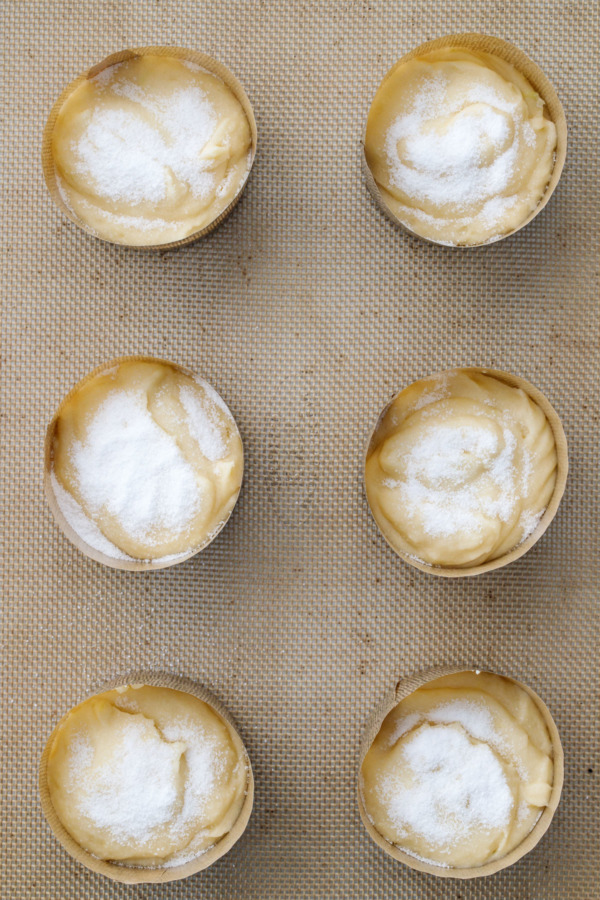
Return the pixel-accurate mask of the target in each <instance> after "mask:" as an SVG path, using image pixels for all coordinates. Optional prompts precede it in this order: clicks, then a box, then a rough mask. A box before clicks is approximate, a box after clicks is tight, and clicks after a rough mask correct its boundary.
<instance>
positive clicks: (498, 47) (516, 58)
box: [361, 32, 567, 250]
mask: <svg viewBox="0 0 600 900" xmlns="http://www.w3.org/2000/svg"><path fill="white" fill-rule="evenodd" d="M446 47H460V48H462V49H465V50H473V51H480V52H484V53H490V54H492V55H493V56H498V57H500V59H503V60H504V61H505V62H508V63H510V64H511V65H513V66H514V67H515V69H517V70H518V71H519V72H520V73H521V75H524V76H525V78H526V79H527V80H528V81H529V83H530V84H531V85H532V87H533V88H534V89H535V90H536V91H537V93H538V94H539V95H540V97H541V98H542V100H543V101H544V104H545V105H544V111H545V113H546V114H547V115H548V117H549V118H550V119H551V120H552V122H553V123H554V125H555V126H556V149H555V151H554V167H553V169H552V173H551V175H550V180H549V181H548V184H547V185H546V190H545V192H544V194H543V196H542V197H541V199H540V201H539V203H538V205H537V206H536V208H535V209H534V210H533V211H532V212H531V213H530V214H529V215H528V216H527V218H526V219H524V220H523V221H522V222H521V224H520V225H519V226H518V227H517V228H513V230H512V231H507V232H506V234H501V235H498V236H497V237H493V238H491V239H490V240H487V241H483V242H482V243H480V244H450V243H448V242H447V241H436V240H434V239H433V238H428V237H425V236H424V235H422V234H418V233H417V232H416V231H413V229H412V228H410V227H409V226H408V225H406V224H405V223H404V222H402V221H401V220H400V219H399V218H398V217H397V216H396V215H395V214H394V213H393V212H392V210H391V209H390V208H389V206H388V205H387V204H386V202H385V200H384V199H383V197H382V195H381V192H380V190H379V188H378V186H377V182H376V181H375V179H374V177H373V174H372V173H371V170H370V169H369V166H368V164H367V159H366V156H365V150H364V145H365V136H366V124H365V130H364V132H363V138H362V149H361V166H362V170H363V174H364V177H365V180H366V182H367V187H368V188H369V190H370V192H371V194H372V195H373V197H374V199H375V201H376V203H377V205H378V207H379V208H380V209H381V210H382V212H384V213H385V215H386V216H387V217H388V219H391V221H392V222H393V223H394V224H395V225H397V226H398V227H399V228H401V229H402V230H403V231H407V232H408V233H409V234H412V235H413V236H414V237H417V238H419V239H420V240H422V241H427V243H429V244H437V245H438V246H442V247H450V248H456V249H460V250H470V249H472V248H474V247H487V246H489V245H490V244H494V243H497V242H498V241H501V240H503V239H504V238H507V237H510V236H511V235H513V234H516V233H517V231H520V230H521V229H522V228H524V227H525V226H526V225H528V224H529V222H531V221H532V219H535V217H536V216H537V215H538V213H540V212H541V211H542V209H543V208H544V207H545V206H546V204H547V203H548V201H549V200H550V197H551V196H552V194H553V192H554V189H555V187H556V185H557V184H558V182H559V179H560V176H561V173H562V170H563V166H564V163H565V157H566V153H567V120H566V118H565V113H564V110H563V107H562V104H561V102H560V100H559V99H558V95H557V93H556V91H555V90H554V87H553V85H552V83H551V82H550V80H549V79H548V78H547V76H546V75H545V74H544V73H543V72H542V70H541V69H540V67H539V66H538V65H537V64H536V63H534V61H533V60H532V59H530V58H529V57H528V56H527V54H526V53H524V52H523V51H522V50H519V48H518V47H515V45H514V44H510V43H509V42H508V41H504V40H502V39H501V38H497V37H493V36H492V35H489V34H479V33H476V32H468V33H465V34H448V35H445V36H444V37H440V38H437V39H436V40H433V41H427V42H426V43H424V44H421V45H420V46H419V47H416V48H415V49H414V50H411V51H410V52H409V53H406V54H405V55H404V56H403V57H401V59H399V60H398V62H397V63H395V64H394V65H393V66H392V68H391V69H390V70H389V71H388V72H387V73H386V75H385V76H384V78H383V80H382V81H381V83H380V85H379V86H378V88H377V90H379V87H380V86H381V84H383V82H384V81H387V79H388V78H390V77H391V75H392V74H393V73H394V72H395V71H396V70H397V69H398V68H399V67H400V66H402V65H404V63H407V62H408V61H409V60H411V59H414V58H415V57H416V56H423V55H424V54H426V53H431V52H432V51H434V50H442V49H444V48H446Z"/></svg>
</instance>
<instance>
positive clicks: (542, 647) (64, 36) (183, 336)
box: [0, 0, 600, 900]
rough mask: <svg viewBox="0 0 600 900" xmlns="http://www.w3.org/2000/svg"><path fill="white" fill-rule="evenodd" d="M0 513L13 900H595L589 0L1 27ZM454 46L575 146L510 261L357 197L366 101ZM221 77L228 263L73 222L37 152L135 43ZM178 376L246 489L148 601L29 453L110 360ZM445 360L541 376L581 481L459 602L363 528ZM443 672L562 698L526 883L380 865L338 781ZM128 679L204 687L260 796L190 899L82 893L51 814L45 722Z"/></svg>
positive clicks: (6, 859) (142, 12) (69, 3)
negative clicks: (240, 105) (65, 111)
mask: <svg viewBox="0 0 600 900" xmlns="http://www.w3.org/2000/svg"><path fill="white" fill-rule="evenodd" d="M2 6H3V9H2V13H1V15H2V17H3V19H4V23H3V26H2V28H3V30H2V34H3V37H4V40H5V43H6V46H7V47H10V51H11V52H9V53H7V54H6V56H5V58H4V74H3V78H2V88H1V89H2V92H3V95H4V100H5V102H4V104H3V110H4V112H3V134H4V138H5V151H4V164H3V179H2V200H3V204H4V211H3V218H2V236H1V240H2V242H3V258H4V266H3V270H4V281H5V286H4V291H3V296H4V304H5V310H4V316H3V328H2V334H3V342H4V353H3V357H4V377H3V420H2V421H3V428H2V454H1V459H0V466H1V468H2V481H3V487H4V492H5V498H6V499H5V512H4V516H3V518H4V522H3V525H4V528H3V537H2V541H3V550H4V553H3V562H4V568H5V572H4V585H5V589H4V591H5V593H4V596H5V606H4V620H3V623H4V624H3V637H4V649H3V652H2V662H3V667H4V672H3V676H2V677H3V680H2V701H3V702H2V726H1V727H2V742H3V749H2V756H1V760H2V768H3V774H2V792H3V808H4V816H5V821H4V824H3V825H2V835H1V839H2V842H3V849H2V876H1V882H0V884H1V888H0V892H1V893H0V896H1V897H2V900H42V898H43V900H109V898H111V900H112V898H134V897H135V898H143V900H150V898H152V900H155V898H195V900H197V898H212V900H216V898H222V900H241V898H247V900H251V898H260V900H267V898H277V900H288V898H289V900H292V898H293V900H296V898H302V900H312V898H336V900H337V898H339V900H346V898H348V900H350V898H352V900H354V898H356V900H368V898H373V900H387V898H390V900H391V898H394V900H425V898H445V900H459V898H460V900H476V898H480V900H492V898H494V900H575V898H577V900H594V898H597V897H598V896H599V887H598V885H599V880H598V856H597V853H598V849H597V848H598V832H599V821H598V808H599V800H600V798H599V796H598V784H599V773H600V769H599V761H598V757H597V752H598V733H599V732H598V722H597V720H596V714H597V711H598V695H597V673H598V628H597V611H598V574H599V573H598V552H597V543H596V534H597V526H598V521H597V514H598V508H599V507H600V497H599V495H598V485H599V472H600V467H599V464H598V429H597V426H598V402H599V398H600V385H599V381H598V337H599V329H598V318H597V310H598V294H597V288H598V283H597V280H598V247H599V244H598V236H599V235H598V224H599V211H600V197H599V196H598V167H599V162H600V157H599V151H598V121H597V68H596V67H597V60H598V56H599V55H600V46H599V40H598V35H599V15H598V14H599V12H600V8H599V5H598V2H594V3H583V2H557V3H548V2H536V3H532V2H528V0H505V2H502V3H498V2H496V0H494V2H490V0H480V2H478V3H476V4H475V3H469V2H467V0H461V2H458V3H449V2H447V0H439V2H430V3H425V2H417V0H394V2H390V0H365V2H358V0H352V2H350V0H335V2H334V0H331V2H324V0H323V2H313V3H308V2H292V0H289V2H265V0H262V2H259V0H242V2H228V3H224V2H221V0H205V2H201V3H199V2H195V0H181V2H172V0H137V2H133V0H111V2H107V0H104V2H103V0H100V2H94V3H91V2H87V3H86V2H81V0H65V2H58V0H53V2H51V0H46V2H28V3H21V2H16V0H13V2H7V3H5V4H3V5H2ZM453 31H481V32H488V33H491V34H496V35H499V36H501V37H504V38H506V39H508V40H511V41H513V42H514V43H516V44H517V45H518V46H519V47H521V48H522V49H523V50H525V52H527V53H528V54H529V55H530V56H532V57H533V58H534V59H535V60H536V61H537V62H538V63H539V64H540V65H541V67H542V68H543V69H544V71H545V72H546V73H547V74H548V76H549V77H550V79H551V80H552V81H553V83H554V85H555V87H556V89H557V92H558V94H559V96H560V98H561V100H562V102H563V104H564V107H565V111H566V115H567V120H568V123H569V141H570V144H569V149H568V154H567V163H566V166H565V170H564V173H563V176H562V179H561V182H560V184H559V186H558V188H557V190H556V192H555V195H554V197H553V198H552V200H551V202H550V204H549V205H548V207H547V208H546V209H545V210H544V211H543V212H542V213H541V215H540V216H539V217H538V218H537V219H536V220H535V221H534V222H533V223H532V224H530V225H529V226H528V227H527V228H526V229H525V230H524V231H522V232H521V233H519V234H517V235H515V236H513V237H512V238H509V239H507V240H504V241H502V242H501V243H499V244H496V245H494V246H491V247H488V248H484V249H479V250H472V251H453V250H451V249H447V248H440V247H434V246H430V245H428V244H426V243H424V242H420V241H418V240H416V239H413V238H411V237H409V236H408V235H406V234H404V233H402V232H400V231H398V230H397V229H395V228H394V226H393V225H392V223H391V222H389V221H388V220H387V219H385V217H384V216H383V215H382V214H381V213H380V212H379V211H378V210H377V208H376V207H375V204H374V203H373V201H372V200H371V198H370V196H369V194H368V192H367V190H366V188H365V185H364V183H363V180H362V178H361V173H360V153H359V150H360V137H361V131H362V128H363V125H364V122H365V118H366V115H367V111H368V108H369V104H370V101H371V99H372V97H373V95H374V92H375V90H376V87H377V85H378V83H379V81H380V80H381V78H382V76H383V75H384V73H385V72H386V71H387V69H388V68H389V67H390V66H391V65H392V64H393V63H394V62H395V60H396V59H397V58H398V57H399V56H400V55H402V54H403V53H404V52H406V51H408V50H409V49H411V48H412V47H414V46H416V45H417V44H419V43H421V42H423V41H425V40H427V39H430V38H434V37H437V36H439V35H442V34H445V33H449V32H453ZM144 44H179V45H181V46H190V47H194V48H197V49H201V50H203V51H205V52H207V53H209V54H211V55H213V56H216V57H218V58H219V59H220V60H221V61H222V62H224V63H225V64H226V65H228V66H229V67H230V68H231V69H232V70H233V72H234V73H235V74H236V75H237V76H238V77H239V78H240V79H241V81H242V82H243V83H244V85H245V87H246V89H247V92H248V94H249V96H250V98H251V101H252V102H253V104H254V107H255V112H256V118H257V122H258V129H259V152H258V158H257V161H256V164H255V168H254V171H253V173H252V175H251V179H250V182H249V185H248V188H247V191H246V193H245V195H244V197H243V199H242V201H241V203H240V204H239V206H238V207H237V208H236V209H235V211H234V212H233V214H232V215H231V216H230V217H229V218H228V220H227V221H226V222H225V223H224V224H223V225H222V226H221V227H220V228H219V229H218V230H217V231H216V232H214V233H213V234H212V235H210V236H209V237H208V238H206V239H205V240H203V241H201V242H200V243H197V244H195V245H192V246H189V247H187V248H183V249H180V250H175V251H168V252H160V253H151V252H148V251H134V250H125V249H119V248H116V247H113V246H110V245H108V244H105V243H102V242H100V241H98V240H95V239H93V238H91V237H89V236H87V235H85V234H83V233H82V232H80V231H79V230H78V229H77V228H76V227H75V226H74V225H72V224H71V223H70V222H68V221H66V220H65V219H64V218H63V217H62V215H61V214H60V213H59V212H58V210H57V209H55V208H54V206H53V204H52V203H51V201H50V198H49V196H48V194H47V192H46V189H45V186H44V184H43V180H42V175H41V166H40V141H41V134H42V129H43V126H44V122H45V119H46V116H47V114H48V111H49V110H50V107H51V105H52V103H53V102H54V100H55V99H56V97H57V96H58V94H59V93H60V92H61V90H62V88H63V87H64V86H65V85H66V84H67V83H68V82H69V81H70V80H71V79H73V78H74V77H76V76H77V75H78V74H79V73H80V72H82V71H84V70H85V69H86V68H87V67H88V66H89V65H91V64H93V63H95V62H97V61H99V60H101V59H102V58H103V57H104V56H106V55H107V54H109V53H111V52H113V51H115V50H118V49H121V48H123V47H126V46H140V45H144ZM129 353H149V354H153V355H156V356H162V357H165V358H167V359H172V360H174V361H176V362H179V363H182V364H184V365H186V366H190V367H192V368H193V369H195V370H196V371H197V372H199V373H200V374H201V375H203V376H204V377H205V378H207V379H208V380H209V381H210V382H212V383H213V384H214V385H215V387H216V388H217V389H218V390H219V391H220V392H221V393H222V394H223V396H224V397H225V399H226V401H227V402H228V404H229V405H230V407H231V409H232V410H233V412H234V415H235V416H236V419H237V421H238V423H239V426H240V429H241V432H242V435H243V439H244V443H245V449H246V478H245V485H244V488H243V491H242V495H241V498H240V501H239V503H238V506H237V508H236V510H235V512H234V515H233V516H232V518H231V520H230V522H229V524H228V525H227V527H226V529H225V530H224V531H223V533H222V534H221V535H220V536H219V538H218V539H217V540H216V541H215V542H214V543H213V544H212V545H211V546H210V547H209V548H208V549H206V550H205V551H204V552H203V553H201V554H200V555H199V556H197V557H196V558H194V559H191V560H189V561H187V562H185V563H183V564H182V565H180V566H176V567H174V568H171V569H168V570H165V571H161V572H158V573H140V574H138V573H126V572H117V571H112V570H110V569H108V568H105V567H103V566H101V565H98V564H96V563H94V562H92V561H90V560H87V559H86V558H84V557H83V556H82V555H81V554H80V553H79V552H78V551H77V550H75V549H74V548H73V547H72V546H71V545H70V544H69V542H68V541H67V540H66V539H65V538H64V537H63V536H62V534H61V533H60V532H59V530H58V528H57V527H56V525H55V524H54V522H53V520H52V518H51V515H50V512H49V510H48V508H47V506H46V504H45V501H44V497H43V494H42V445H43V438H44V432H45V427H46V425H47V423H48V421H49V420H50V418H51V417H52V414H53V412H54V410H55V409H56V407H57V405H58V403H59V401H60V400H61V398H62V397H63V396H64V395H65V393H66V392H67V390H68V389H69V388H70V387H71V386H72V385H73V384H74V383H75V382H76V381H78V380H79V379H80V378H81V377H82V376H83V375H84V374H85V373H86V372H88V371H89V370H90V369H92V368H93V367H95V366H97V365H99V364H100V363H102V362H104V361H106V360H108V359H110V358H112V357H115V356H118V355H123V354H129ZM455 365H489V366H494V367H497V368H500V369H504V370H508V371H511V372H515V373H518V374H520V375H523V376H525V377H526V378H528V379H529V380H530V381H532V382H533V383H534V384H536V385H537V386H538V387H539V388H540V389H541V390H542V391H544V392H545V393H546V394H547V396H548V397H549V398H550V400H551V401H552V403H553V404H554V405H555V407H556V409H557V410H558V411H559V413H560V415H561V416H562V417H563V422H564V426H565V429H566V433H567V438H568V441H569V449H570V460H571V474H570V478H569V482H568V485H567V491H566V494H565V497H564V500H563V502H562V505H561V507H560V510H559V512H558V515H557V517H556V519H555V521H554V523H553V525H552V526H551V528H550V530H549V531H548V533H547V534H546V535H545V536H544V537H543V539H542V540H541V541H540V542H539V543H538V545H537V546H536V547H535V548H534V549H533V550H532V551H531V552H530V553H529V554H527V556H526V557H524V558H523V559H521V560H520V561H518V562H517V563H514V564H513V565H512V566H510V567H508V568H507V569H504V570H501V571H499V572H494V573H491V574H489V575H484V576H479V577H477V578H474V579H461V580H454V581H451V580H446V579H438V578H434V577H431V576H428V575H425V574H421V573H420V572H418V571H416V570H414V569H412V568H410V567H409V566H407V565H405V564H404V563H402V562H401V561H400V560H399V559H398V558H397V557H396V556H395V555H394V554H393V552H392V551H391V550H390V548H389V547H388V546H387V545H386V543H385V542H384V540H383V538H382V537H381V536H380V534H379V533H378V531H377V528H376V526H375V524H374V522H373V520H372V518H371V516H370V513H369V511H368V509H367V505H366V501H365V498H364V493H363V486H362V459H363V451H364V448H365V442H366V440H367V437H368V434H369V431H370V429H371V427H372V425H373V424H374V421H375V419H376V417H377V414H378V413H379V411H380V409H381V408H382V407H383V406H384V404H385V403H386V402H387V401H388V400H389V399H390V397H391V396H392V394H393V393H394V392H395V391H396V390H398V389H400V388H401V387H403V386H405V385H407V384H409V383H410V382H411V381H413V380H414V379H415V378H418V377H421V376H425V375H427V374H429V373H431V372H434V371H438V370H440V369H444V368H447V367H449V366H455ZM438 663H452V664H462V663H465V664H476V665H478V666H480V667H487V668H489V669H491V670H494V671H497V672H503V673H506V674H510V675H514V676H515V677H517V678H519V679H520V680H522V681H525V682H527V683H528V684H529V685H531V686H532V687H533V688H534V689H535V690H536V691H537V692H538V693H539V694H540V695H541V696H542V697H543V699H544V700H545V701H546V702H547V703H548V705H549V707H550V709H551V710H552V712H553V714H554V716H555V719H556V722H557V724H558V728H559V731H560V733H561V736H562V739H563V743H564V749H565V754H566V779H565V787H564V792H563V799H562V802H561V804H560V807H559V809H558V812H557V815H556V817H555V819H554V822H553V824H552V827H551V829H550V831H549V833H548V834H547V835H546V837H545V838H544V839H543V840H542V842H541V843H540V844H539V845H538V847H537V848H536V849H535V850H534V851H533V852H532V853H531V854H530V855H529V856H528V857H526V858H525V859H523V860H522V861H521V862H519V863H518V864H517V865H515V866H514V867H512V868H510V869H508V870H505V871H503V872H501V873H498V874H497V875H495V876H493V877H491V878H489V879H484V880H483V881H470V882H467V883H460V882H457V881H448V880H443V881H442V880H439V879H436V878H434V877H431V876H427V875H421V874H419V873H417V872H413V871H411V870H409V869H407V868H405V867H404V866H402V865H400V864H398V863H395V862H394V861H393V860H391V859H390V858H388V857H387V856H385V855H384V854H383V853H382V852H381V851H380V850H379V849H378V848H377V847H376V846H375V845H374V844H373V843H372V842H371V841H370V839H369V838H368V836H367V834H366V832H365V831H364V829H363V827H362V825H361V823H360V820H359V817H358V812H357V807H356V802H355V777H356V767H357V758H358V740H359V735H360V734H361V731H362V729H363V727H364V724H365V722H366V720H367V718H368V716H369V714H370V712H371V710H372V708H373V706H374V705H375V704H376V703H378V702H379V701H380V700H381V698H382V696H383V695H384V694H385V693H386V692H387V691H389V690H390V689H391V688H392V686H393V684H394V683H395V680H396V679H397V677H398V676H400V675H404V674H409V673H411V672H414V671H417V670H420V669H423V668H426V667H428V666H431V665H435V664H438ZM134 668H152V669H157V670H165V671H169V672H176V673H181V674H185V675H187V676H189V677H191V678H194V679H195V680H197V681H199V682H201V683H203V684H204V685H206V686H207V687H208V688H209V689H211V690H212V691H213V692H214V693H216V694H217V696H218V697H219V698H220V699H221V700H222V701H223V702H224V703H225V704H226V705H227V706H228V708H229V709H230V710H231V712H232V714H233V715H234V717H235V718H236V720H237V722H238V723H239V727H240V730H241V733H242V735H243V737H244V740H245V742H246V744H247V747H248V750H249V753H250V756H251V758H252V761H253V764H254V769H255V774H256V804H255V810H254V814H253V816H252V819H251V822H250V825H249V827H248V830H247V832H246V834H245V835H244V837H243V838H242V840H241V841H240V842H239V843H238V844H237V845H236V846H235V847H234V849H233V850H232V851H231V852H230V853H229V854H228V855H227V856H225V857H224V858H223V859H221V860H220V861H219V862H218V863H217V864H216V865H214V866H213V867H212V868H211V869H209V870H207V871H206V872H203V873H200V874H198V875H196V876H194V877H193V878H191V879H188V880H187V881H182V882H177V883H172V884H167V885H162V886H158V885H154V886H153V885H142V886H138V887H128V886H124V885H119V884H114V883H112V882H111V881H109V880H107V879H105V878H103V877H101V876H99V875H94V874H92V873H90V872H88V871H87V870H85V869H84V868H82V867H80V866H79V865H78V864H76V863H75V862H74V861H73V860H71V858H70V857H69V856H68V855H67V854H66V853H65V851H64V850H63V849H62V848H61V847H60V846H59V845H58V844H57V843H56V841H55V840H54V838H53V837H52V835H51V833H50V830H49V828H48V827H47V825H46V823H45V821H44V820H43V817H42V813H41V810H40V805H39V802H38V797H37V764H38V758H39V756H40V754H41V751H42V748H43V744H44V742H45V739H46V737H47V736H48V734H49V733H50V731H51V729H52V728H53V726H54V724H55V722H56V721H57V719H58V717H59V716H60V715H62V714H63V713H64V712H65V711H66V710H67V709H69V708H70V707H71V706H72V705H73V704H74V703H75V702H76V701H77V700H78V699H80V698H81V697H83V696H84V695H85V694H86V693H87V692H89V691H91V690H93V689H95V688H97V687H99V686H101V685H102V684H103V682H105V681H106V680H108V679H110V678H113V677H115V676H117V675H119V674H121V673H126V672H127V671H128V670H131V669H134Z"/></svg>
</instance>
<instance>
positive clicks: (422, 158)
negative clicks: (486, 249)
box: [365, 47, 556, 245]
mask: <svg viewBox="0 0 600 900" xmlns="http://www.w3.org/2000/svg"><path fill="white" fill-rule="evenodd" d="M555 148H556V128H555V126H554V124H553V122H551V121H550V119H548V118H547V117H546V116H545V115H544V102H543V100H542V99H541V97H540V96H539V95H538V94H537V93H536V91H535V90H534V89H533V88H532V86H531V85H530V84H529V82H528V81H527V80H526V78H525V77H524V76H523V75H521V74H520V72H518V71H517V70H516V69H515V68H514V66H511V65H510V64H509V63H507V62H505V61H504V60H502V59H500V58H499V57H497V56H492V55H491V54H489V53H481V52H474V51H471V50H466V49H460V48H456V47H447V48H444V49H440V50H435V51H432V52H430V53H427V54H425V55H424V56H418V57H415V58H413V59H411V60H409V61H408V62H406V63H403V64H401V65H399V66H398V67H397V68H395V69H393V70H392V71H391V72H390V73H389V74H388V75H387V76H386V78H385V79H384V81H383V82H382V84H381V86H380V87H379V90H378V91H377V94H376V95H375V99H374V100H373V104H372V106H371V109H370V112H369V118H368V121H367V128H366V135H365V156H366V161H367V164H368V166H369V169H370V170H371V172H372V174H373V177H374V179H375V181H376V183H377V185H378V188H379V190H380V193H381V196H382V199H383V200H384V202H385V203H386V205H387V206H388V207H389V209H390V210H391V211H392V213H394V215H395V216H396V217H397V218H398V219H399V220H400V221H401V222H402V223H403V224H404V225H406V226H407V227H408V228H410V229H411V230H412V231H414V232H416V234H419V235H421V236H422V237H425V238H428V239H430V240H434V241H438V242H441V243H447V244H463V245H468V244H480V243H484V242H487V241H492V240H494V239H497V238H499V237H502V235H505V234H507V233H509V232H511V231H513V230H514V229H515V228H518V227H519V225H521V223H522V222H524V221H525V219H526V218H527V217H528V216H529V214H530V213H531V212H533V210H535V208H536V207H537V205H538V203H539V201H540V200H541V198H542V196H543V194H544V192H545V190H546V186H547V184H548V182H549V180H550V176H551V173H552V168H553V165H554V150H555Z"/></svg>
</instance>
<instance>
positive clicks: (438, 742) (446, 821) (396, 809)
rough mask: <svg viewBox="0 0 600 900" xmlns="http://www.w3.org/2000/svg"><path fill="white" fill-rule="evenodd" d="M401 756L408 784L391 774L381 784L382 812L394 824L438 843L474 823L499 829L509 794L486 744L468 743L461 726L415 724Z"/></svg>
mask: <svg viewBox="0 0 600 900" xmlns="http://www.w3.org/2000/svg"><path fill="white" fill-rule="evenodd" d="M403 756H404V759H405V761H406V763H407V765H408V766H410V770H411V773H412V786H410V787H402V786H398V785H397V784H395V783H394V779H393V778H392V777H391V776H388V777H387V778H385V779H384V780H383V782H382V784H381V788H380V790H381V794H382V796H383V797H384V798H385V800H386V806H387V810H388V814H389V816H390V818H391V819H392V821H393V822H394V824H395V825H396V827H397V828H399V829H402V828H405V827H409V828H411V829H412V830H413V831H415V832H416V833H417V834H420V835H422V836H423V837H424V838H426V839H427V840H428V841H429V842H430V843H432V844H434V845H436V846H437V847H440V848H444V847H446V846H448V845H452V844H453V843H455V842H456V841H459V840H461V839H464V837H465V835H466V834H467V833H468V832H469V831H470V830H472V829H474V828H478V827H479V828H502V827H504V826H506V825H507V824H508V822H509V820H510V816H511V812H512V807H513V798H512V794H511V791H510V789H509V786H508V784H507V781H506V778H505V775H504V772H503V770H502V766H501V764H500V762H499V761H498V760H497V759H496V757H495V755H494V753H493V752H492V750H491V749H490V748H489V747H488V746H487V745H486V744H473V743H472V742H471V741H470V740H469V738H468V736H467V735H466V734H465V732H464V731H463V730H462V728H457V727H456V726H455V725H436V726H433V727H429V726H425V727H421V728H418V729H417V730H416V731H415V733H414V736H412V737H410V738H407V739H406V740H405V746H404V750H403Z"/></svg>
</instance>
